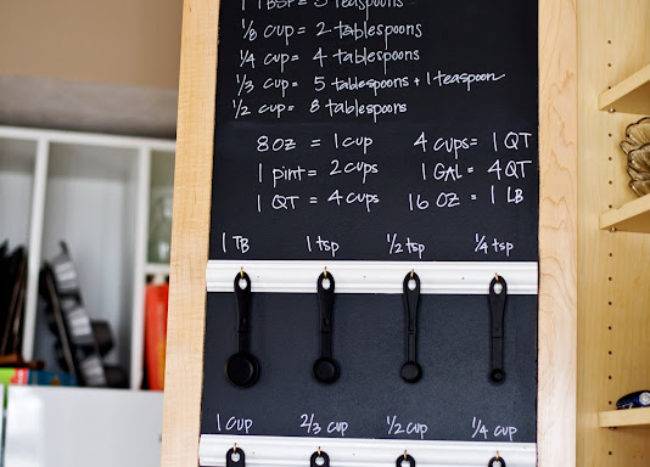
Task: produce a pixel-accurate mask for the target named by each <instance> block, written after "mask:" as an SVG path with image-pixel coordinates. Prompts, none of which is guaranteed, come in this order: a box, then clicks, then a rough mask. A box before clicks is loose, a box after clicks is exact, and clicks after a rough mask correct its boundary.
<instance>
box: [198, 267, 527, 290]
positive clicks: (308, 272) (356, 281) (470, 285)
mask: <svg viewBox="0 0 650 467" xmlns="http://www.w3.org/2000/svg"><path fill="white" fill-rule="evenodd" d="M242 268H243V269H244V271H246V273H247V274H248V275H249V276H250V278H251V282H252V287H253V292H275V293H315V292H316V279H317V278H318V276H319V275H320V274H321V273H322V272H323V270H324V269H325V268H327V270H328V271H329V272H331V273H332V275H333V276H334V278H335V279H336V293H354V294H399V293H402V281H403V280H404V276H405V275H406V274H407V273H408V272H409V271H411V270H414V271H415V272H417V273H418V275H419V276H420V280H421V282H422V290H421V292H422V293H424V294H444V295H487V293H488V287H489V285H490V281H491V280H492V278H493V277H494V275H495V274H499V275H500V276H502V277H504V278H505V280H506V281H507V283H508V293H509V294H514V295H536V294H537V273H538V266H537V263H535V262H511V263H509V262H422V263H408V262H395V261H390V262H389V261H330V262H327V261H231V260H213V261H208V267H207V272H206V280H207V290H208V292H232V291H233V284H234V279H235V275H236V274H237V273H239V272H240V271H241V270H242Z"/></svg>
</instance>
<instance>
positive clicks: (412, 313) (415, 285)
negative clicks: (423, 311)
mask: <svg viewBox="0 0 650 467" xmlns="http://www.w3.org/2000/svg"><path fill="white" fill-rule="evenodd" d="M404 301H405V307H404V309H405V312H406V321H407V335H408V338H407V355H408V359H409V361H412V362H415V361H417V332H418V308H419V306H420V276H418V275H417V274H415V272H411V273H409V274H407V275H406V277H405V278H404Z"/></svg>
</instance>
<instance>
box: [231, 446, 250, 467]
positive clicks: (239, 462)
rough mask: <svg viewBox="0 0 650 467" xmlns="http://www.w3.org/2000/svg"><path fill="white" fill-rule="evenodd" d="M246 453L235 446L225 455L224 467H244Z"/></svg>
mask: <svg viewBox="0 0 650 467" xmlns="http://www.w3.org/2000/svg"><path fill="white" fill-rule="evenodd" d="M245 466H246V453H245V452H244V450H243V449H241V448H238V447H237V445H235V447H234V448H231V449H229V450H228V452H227V453H226V467H245Z"/></svg>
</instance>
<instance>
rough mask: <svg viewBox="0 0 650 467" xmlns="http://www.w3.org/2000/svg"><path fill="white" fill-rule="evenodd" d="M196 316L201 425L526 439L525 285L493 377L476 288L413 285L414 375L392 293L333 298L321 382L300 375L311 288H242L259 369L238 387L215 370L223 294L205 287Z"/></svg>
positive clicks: (528, 325) (530, 318)
mask: <svg viewBox="0 0 650 467" xmlns="http://www.w3.org/2000/svg"><path fill="white" fill-rule="evenodd" d="M206 316H207V320H206V340H205V367H204V383H203V384H204V387H203V405H202V417H201V419H202V425H201V433H203V434H222V435H224V434H231V435H245V434H249V435H267V436H318V437H331V438H341V437H345V438H378V439H413V440H420V439H424V440H454V441H500V442H510V441H514V442H535V440H536V416H535V414H536V401H537V297H534V296H511V297H509V298H508V310H507V312H506V318H505V330H506V342H505V348H504V355H505V368H506V372H507V375H508V376H507V378H506V381H505V382H504V383H503V384H502V385H498V386H497V385H493V384H492V383H490V381H489V378H488V373H489V368H490V353H489V346H490V343H489V335H490V334H489V332H490V331H489V329H490V321H489V311H488V306H487V298H486V297H484V296H477V295H475V296H470V295H465V296H445V295H427V296H424V297H422V303H421V308H420V317H419V344H418V345H419V356H418V358H419V360H420V364H421V365H422V368H423V378H422V380H421V381H420V382H419V383H417V384H414V385H409V384H406V383H404V381H402V379H401V378H400V367H401V366H402V364H403V362H404V320H403V310H402V297H401V296H399V295H341V296H338V297H337V298H336V307H335V333H334V353H335V356H336V358H337V360H338V361H339V363H340V366H341V379H340V380H339V381H338V382H337V383H335V384H334V385H331V386H326V385H322V384H320V383H318V382H316V380H315V379H314V377H313V376H312V364H313V363H314V360H315V359H316V358H317V357H318V354H319V346H318V301H317V298H316V296H315V295H308V294H305V295H286V294H254V297H253V310H252V323H251V326H252V336H251V345H252V347H251V350H252V352H253V354H255V355H256V356H257V357H258V358H259V360H260V380H259V382H258V383H257V384H256V385H255V386H253V387H252V388H248V389H240V388H237V387H235V386H233V385H232V384H230V383H229V382H228V380H227V379H226V377H225V375H224V364H225V362H226V360H227V359H228V357H229V356H230V355H231V354H232V352H233V350H234V349H235V348H236V347H237V338H236V323H237V321H236V307H235V299H234V297H233V296H232V294H226V293H214V294H209V296H208V307H207V314H206ZM312 414H313V417H312ZM305 415H306V416H307V417H305ZM332 422H333V423H332ZM337 422H339V425H337ZM343 423H345V424H347V428H346V430H345V432H341V429H342V428H343V427H345V426H346V425H342V424H343ZM316 424H318V426H319V427H320V430H319V429H318V428H317V425H316ZM400 427H401V429H400ZM328 428H329V431H330V432H328Z"/></svg>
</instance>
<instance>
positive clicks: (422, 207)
mask: <svg viewBox="0 0 650 467" xmlns="http://www.w3.org/2000/svg"><path fill="white" fill-rule="evenodd" d="M408 200H409V209H410V210H411V211H426V210H427V209H429V208H431V207H436V208H455V207H458V206H460V197H459V196H458V193H454V192H453V191H452V192H441V193H439V194H438V196H436V197H435V199H434V200H433V201H429V200H428V199H427V198H425V197H424V196H422V195H420V194H417V193H409V196H408Z"/></svg>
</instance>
